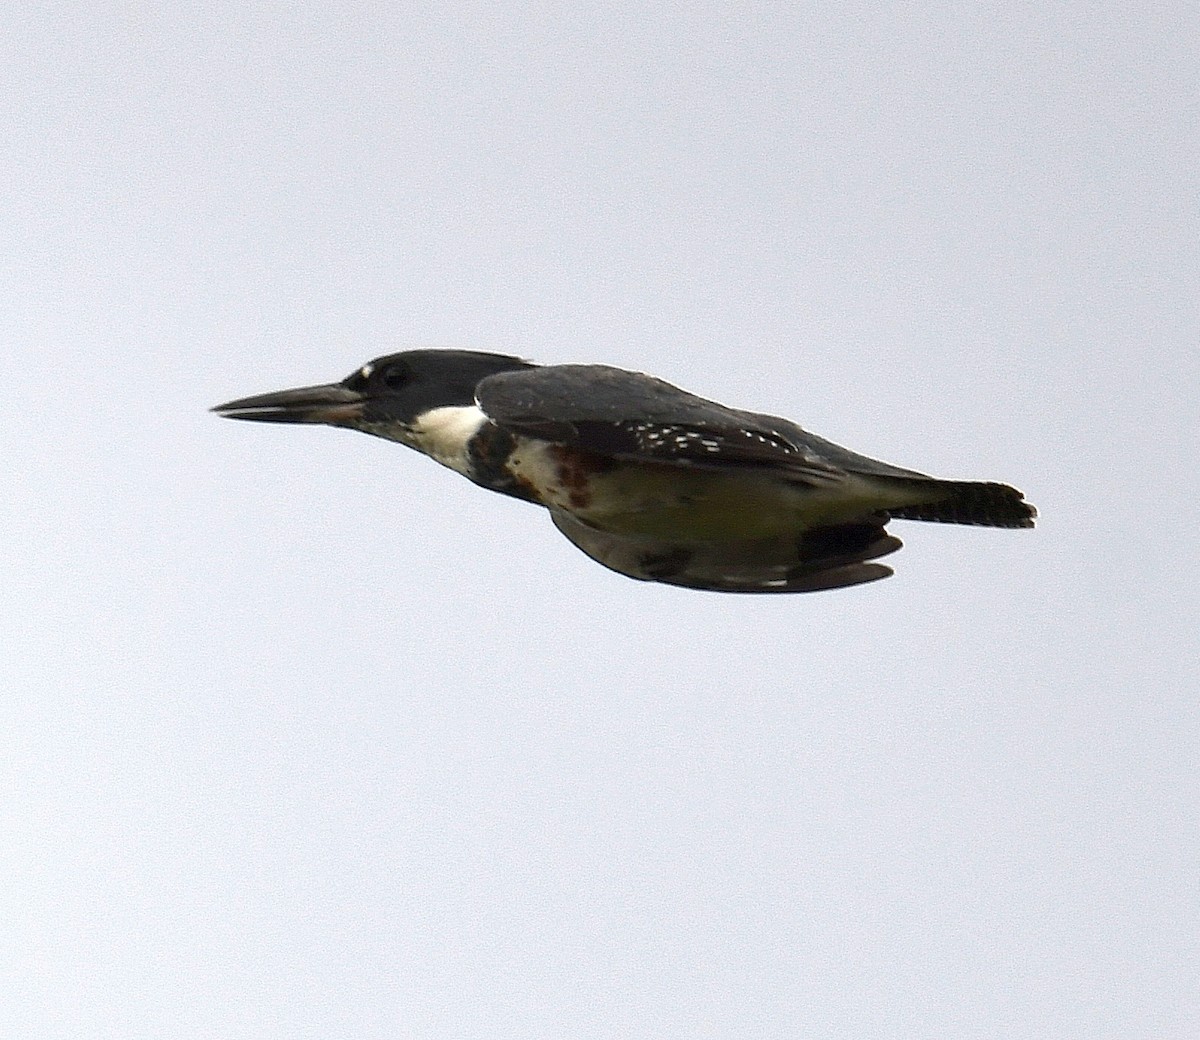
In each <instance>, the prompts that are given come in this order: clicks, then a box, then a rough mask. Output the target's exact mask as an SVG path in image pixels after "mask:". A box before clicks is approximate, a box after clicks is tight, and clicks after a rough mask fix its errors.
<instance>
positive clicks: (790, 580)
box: [550, 509, 900, 593]
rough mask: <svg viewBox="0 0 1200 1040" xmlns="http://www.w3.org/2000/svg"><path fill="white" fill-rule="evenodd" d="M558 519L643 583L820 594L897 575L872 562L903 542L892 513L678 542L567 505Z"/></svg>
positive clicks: (595, 555)
mask: <svg viewBox="0 0 1200 1040" xmlns="http://www.w3.org/2000/svg"><path fill="white" fill-rule="evenodd" d="M550 516H551V519H553V521H554V526H555V527H557V528H558V529H559V530H560V531H561V532H562V533H563V534H564V535H566V536H567V538H569V539H570V540H571V542H572V543H573V544H574V545H575V546H576V547H577V548H579V549H581V550H582V551H583V552H585V553H587V555H588V556H590V557H591V558H592V559H593V560H595V561H596V562H597V563H601V564H603V565H604V566H605V567H608V568H609V569H610V570H614V571H616V572H617V573H619V574H625V575H628V576H629V577H631V578H637V579H639V580H641V581H657V582H662V583H663V584H665V585H680V586H682V587H684V588H689V589H704V590H707V591H711V592H760V593H763V592H817V591H820V590H822V589H836V588H843V587H845V586H847V585H861V584H862V583H863V582H867V581H877V580H878V579H880V578H886V577H887V576H888V575H889V574H891V573H892V569H891V568H890V567H887V566H884V565H883V564H882V563H871V562H868V561H871V560H875V559H877V558H878V557H880V556H886V555H887V554H888V553H892V552H895V551H896V550H897V549H899V548H900V539H899V538H895V537H893V536H892V535H889V534H888V533H887V532H886V531H885V530H884V527H883V525H884V523H886V518H885V517H875V518H871V519H865V520H863V521H861V522H858V523H852V524H839V525H835V526H832V527H818V528H814V529H812V530H809V531H806V532H804V533H803V534H801V535H797V536H785V537H779V538H768V539H763V540H760V541H731V542H701V543H697V544H691V545H677V544H672V543H671V542H669V541H666V540H663V539H656V538H640V537H629V536H625V535H618V534H613V533H611V532H608V531H601V530H598V529H597V528H595V527H591V526H589V525H588V524H585V523H584V522H583V521H581V520H579V519H578V518H577V517H574V516H571V515H570V514H569V513H564V512H562V511H561V510H557V509H554V510H551V511H550Z"/></svg>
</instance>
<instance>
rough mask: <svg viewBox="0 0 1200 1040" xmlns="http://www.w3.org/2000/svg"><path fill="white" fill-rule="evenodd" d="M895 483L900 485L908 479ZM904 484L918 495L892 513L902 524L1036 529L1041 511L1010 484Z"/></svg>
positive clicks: (913, 481)
mask: <svg viewBox="0 0 1200 1040" xmlns="http://www.w3.org/2000/svg"><path fill="white" fill-rule="evenodd" d="M895 480H896V483H900V481H901V480H904V478H895ZM904 484H905V485H906V487H907V488H910V489H912V490H913V491H914V496H913V497H914V499H915V501H914V502H913V503H912V504H906V505H902V506H895V507H891V508H889V509H888V513H889V514H890V515H891V516H893V517H896V518H898V519H902V520H929V521H932V522H934V523H941V524H973V525H976V526H979V527H1032V526H1033V521H1034V518H1035V517H1036V516H1037V510H1036V509H1035V508H1034V507H1033V506H1032V505H1030V503H1028V502H1026V501H1025V496H1024V495H1022V494H1021V492H1020V491H1018V490H1017V489H1016V488H1013V487H1009V486H1008V485H1007V484H992V483H978V482H974V481H965V480H933V479H928V480H904ZM926 495H928V498H926V497H925V496H926Z"/></svg>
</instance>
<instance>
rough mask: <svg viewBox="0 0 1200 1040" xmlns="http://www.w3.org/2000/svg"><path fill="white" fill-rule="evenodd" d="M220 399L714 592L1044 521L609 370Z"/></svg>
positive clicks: (604, 555)
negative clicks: (409, 459) (414, 455)
mask: <svg viewBox="0 0 1200 1040" xmlns="http://www.w3.org/2000/svg"><path fill="white" fill-rule="evenodd" d="M213 411H215V412H217V413H218V414H220V415H223V416H226V417H227V418H230V419H252V420H255V421H257V422H285V423H324V424H326V425H329V426H346V427H349V428H350V429H353V430H362V431H363V432H364V433H371V434H374V435H375V436H377V437H385V438H387V439H388V440H393V441H399V442H400V443H401V444H405V445H407V446H408V447H410V448H415V449H416V450H417V451H420V452H424V453H425V454H426V455H429V456H430V457H431V458H433V459H435V460H436V461H437V462H440V463H441V464H442V465H444V466H448V467H449V468H450V469H452V470H454V471H455V472H457V473H461V474H462V475H463V476H465V477H467V478H468V479H469V480H472V481H474V482H475V483H476V484H479V485H481V486H483V487H485V488H488V489H489V490H492V491H499V492H500V493H501V494H505V495H512V496H514V497H516V498H520V499H524V500H526V501H529V502H534V503H536V504H538V505H541V506H545V507H546V509H548V510H549V511H550V519H551V520H552V521H553V522H554V525H555V527H557V528H558V529H559V530H560V531H561V532H562V533H563V534H564V535H566V537H567V538H569V539H570V540H571V541H572V542H573V543H574V544H575V545H576V546H578V547H579V548H580V549H582V550H583V551H584V552H585V553H587V555H588V556H590V557H592V559H594V560H597V561H598V562H599V563H601V564H603V565H604V566H605V567H608V568H611V569H612V570H614V571H617V572H618V573H620V574H625V575H628V576H629V577H631V578H638V579H640V580H643V581H657V582H664V583H666V584H668V585H681V586H685V587H687V588H692V589H710V590H713V591H718V592H811V591H815V590H818V589H831V588H838V587H841V586H846V585H858V584H860V583H862V582H867V581H875V580H876V579H878V578H886V577H887V576H888V575H889V574H891V573H892V570H891V568H890V567H886V566H884V565H883V564H881V563H874V562H870V561H873V560H876V559H877V558H879V557H880V556H884V555H886V554H887V553H890V552H894V551H895V550H896V549H899V548H900V544H901V543H900V540H899V539H898V538H896V537H894V536H892V535H890V534H888V533H887V532H886V531H885V529H884V527H885V525H886V524H887V522H888V521H889V520H890V519H892V518H901V519H905V520H932V521H939V522H942V523H952V524H978V525H982V526H986V527H1032V526H1033V520H1034V517H1035V516H1036V515H1037V512H1036V510H1035V509H1034V508H1033V506H1032V505H1030V504H1028V503H1027V502H1025V501H1024V499H1023V496H1022V495H1021V493H1020V492H1019V491H1017V490H1016V489H1015V488H1011V487H1008V486H1007V485H1005V484H993V483H973V482H965V481H951V480H938V479H936V478H934V477H929V476H926V475H925V474H923V473H917V472H914V471H913V470H907V469H899V468H897V467H896V466H890V465H888V464H887V463H884V462H877V461H876V460H874V459H869V458H866V457H865V456H862V455H856V454H855V453H854V452H851V451H847V450H846V449H845V448H841V447H838V446H837V445H836V444H832V443H830V442H829V441H826V440H823V439H822V438H820V437H816V436H814V435H813V434H811V433H807V432H805V431H804V430H802V429H801V428H800V427H799V426H797V425H796V424H795V423H793V422H789V421H788V420H786V419H779V418H775V417H774V416H770V415H758V414H756V413H754V412H743V411H738V410H736V409H733V408H726V407H725V406H724V405H719V404H716V403H715V402H713V401H707V400H705V399H704V398H702V397H696V396H695V395H693V394H689V393H687V392H685V391H683V390H680V389H678V388H677V387H674V386H672V385H671V384H670V383H665V382H663V381H662V380H661V379H655V378H653V377H652V376H648V375H642V374H640V373H637V372H626V371H624V370H622V369H619V368H610V367H608V366H606V365H546V366H540V365H535V364H533V363H531V362H529V361H523V360H521V359H520V358H516V357H507V356H504V355H500V354H484V353H476V352H472V351H463V350H411V351H406V352H404V353H401V354H389V355H388V356H386V357H381V358H377V359H376V360H374V361H370V362H368V363H367V364H365V365H363V366H362V368H360V369H358V370H357V371H356V372H354V373H352V374H351V375H349V376H347V377H346V378H345V379H343V380H342V381H341V382H340V383H329V384H325V385H322V386H307V387H301V388H299V389H295V390H281V391H279V392H277V393H271V394H262V395H260V396H257V397H244V398H241V399H240V400H237V401H230V402H229V403H228V404H222V405H218V406H217V407H216V408H214V409H213Z"/></svg>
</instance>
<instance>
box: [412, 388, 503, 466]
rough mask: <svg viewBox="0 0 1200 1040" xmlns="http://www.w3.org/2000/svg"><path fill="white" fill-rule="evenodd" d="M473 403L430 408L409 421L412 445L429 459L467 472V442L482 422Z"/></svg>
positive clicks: (468, 464)
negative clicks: (410, 422)
mask: <svg viewBox="0 0 1200 1040" xmlns="http://www.w3.org/2000/svg"><path fill="white" fill-rule="evenodd" d="M487 421H488V418H487V416H486V415H484V414H483V412H482V411H480V409H479V407H478V406H477V405H473V404H471V405H465V406H452V407H446V408H434V409H431V410H430V411H428V412H426V413H425V414H424V415H422V416H420V417H419V418H418V419H417V420H416V422H414V423H413V424H412V445H413V447H414V448H416V449H417V450H418V451H423V452H425V454H426V455H428V456H429V457H430V458H431V459H434V460H436V461H437V462H440V463H441V464H442V465H443V466H449V467H450V468H451V469H452V470H454V471H455V472H456V473H461V474H462V475H463V476H467V475H468V470H469V468H470V460H469V459H468V458H467V442H468V441H469V440H470V439H471V438H472V437H473V436H474V435H475V432H476V431H477V430H478V429H479V427H481V426H482V425H483V424H484V423H485V422H487Z"/></svg>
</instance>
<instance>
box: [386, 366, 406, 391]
mask: <svg viewBox="0 0 1200 1040" xmlns="http://www.w3.org/2000/svg"><path fill="white" fill-rule="evenodd" d="M379 378H380V379H382V380H383V385H384V386H386V387H388V388H390V389H392V390H394V389H396V387H398V386H403V385H404V384H405V383H407V382H408V372H407V370H406V369H405V368H404V367H403V366H401V365H388V367H387V368H385V369H384V370H383V371H382V372H381V373H380V375H379Z"/></svg>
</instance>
